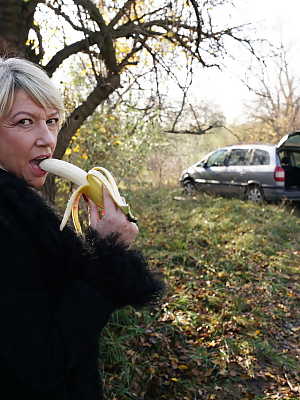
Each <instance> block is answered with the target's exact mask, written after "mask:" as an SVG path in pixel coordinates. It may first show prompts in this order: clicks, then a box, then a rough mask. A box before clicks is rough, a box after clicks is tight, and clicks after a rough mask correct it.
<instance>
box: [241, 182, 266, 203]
mask: <svg viewBox="0 0 300 400" xmlns="http://www.w3.org/2000/svg"><path fill="white" fill-rule="evenodd" d="M245 199H246V200H248V201H253V202H254V203H262V202H263V201H264V200H265V198H264V192H263V190H262V189H261V188H260V187H259V186H258V185H251V186H249V187H248V188H247V190H246V194H245Z"/></svg>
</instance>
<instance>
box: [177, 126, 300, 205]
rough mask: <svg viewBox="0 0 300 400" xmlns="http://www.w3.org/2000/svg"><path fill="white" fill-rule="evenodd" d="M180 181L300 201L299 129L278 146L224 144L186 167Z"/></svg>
mask: <svg viewBox="0 0 300 400" xmlns="http://www.w3.org/2000/svg"><path fill="white" fill-rule="evenodd" d="M180 183H181V185H182V186H183V187H184V188H185V190H186V191H187V192H189V193H190V192H191V191H193V190H195V189H197V190H200V191H205V192H209V193H214V194H218V195H224V196H226V195H227V196H238V197H240V198H243V199H247V200H252V201H255V202H260V201H262V200H267V201H276V200H281V199H289V200H295V201H300V131H297V132H293V133H290V134H288V135H286V136H284V137H283V138H282V139H281V140H280V142H279V143H278V144H277V145H267V144H244V145H234V146H227V147H223V148H220V149H218V150H215V151H213V152H211V153H209V154H208V155H206V156H205V157H204V158H203V159H202V160H200V161H199V162H197V163H196V164H194V165H192V166H191V167H189V168H188V169H187V170H185V171H184V172H183V173H182V175H181V177H180Z"/></svg>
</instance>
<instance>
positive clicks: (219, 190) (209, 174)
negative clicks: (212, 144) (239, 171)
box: [203, 149, 229, 194]
mask: <svg viewBox="0 0 300 400" xmlns="http://www.w3.org/2000/svg"><path fill="white" fill-rule="evenodd" d="M228 151H229V150H228V149H219V150H216V151H215V152H214V153H212V154H211V155H210V156H209V157H208V159H207V161H206V163H205V164H204V165H203V168H204V169H205V181H206V185H207V190H208V191H209V192H211V193H214V194H224V193H225V192H226V190H225V188H226V180H227V177H226V169H227V166H226V162H227V156H228Z"/></svg>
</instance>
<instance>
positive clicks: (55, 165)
mask: <svg viewBox="0 0 300 400" xmlns="http://www.w3.org/2000/svg"><path fill="white" fill-rule="evenodd" d="M39 165H40V168H41V169H43V170H44V171H47V172H50V173H52V174H55V175H58V176H60V177H62V178H65V179H68V180H70V181H71V182H73V183H75V184H76V185H77V186H78V188H77V189H76V190H75V191H74V192H73V194H72V196H71V197H70V199H69V201H68V204H67V207H66V210H65V213H64V216H63V219H62V221H61V224H60V230H63V229H64V227H65V226H66V223H67V222H68V219H69V218H70V215H71V214H72V219H73V223H74V227H75V230H76V232H77V233H78V234H82V229H81V224H80V221H79V216H78V207H79V200H80V197H81V196H82V195H83V194H85V195H86V196H87V197H89V198H90V199H91V200H92V201H93V202H94V203H95V204H96V205H97V206H98V207H99V208H100V215H102V214H103V210H104V199H103V188H104V187H105V188H106V190H107V191H108V193H109V194H110V196H111V198H112V199H113V201H114V203H115V204H116V205H117V207H119V208H120V210H122V212H123V213H124V214H125V215H126V216H127V218H128V220H129V221H131V222H137V219H136V218H135V217H134V216H133V215H132V213H131V210H130V206H129V204H127V203H126V200H125V199H124V197H122V196H121V195H120V193H119V189H118V186H117V184H116V181H115V179H114V177H113V176H112V174H111V173H110V172H109V171H108V170H107V169H105V168H103V167H95V168H92V169H91V170H89V171H88V172H86V171H84V170H83V169H81V168H79V167H77V166H75V165H73V164H71V163H68V162H66V161H62V160H57V159H55V158H47V159H45V160H43V161H41V162H40V164H39Z"/></svg>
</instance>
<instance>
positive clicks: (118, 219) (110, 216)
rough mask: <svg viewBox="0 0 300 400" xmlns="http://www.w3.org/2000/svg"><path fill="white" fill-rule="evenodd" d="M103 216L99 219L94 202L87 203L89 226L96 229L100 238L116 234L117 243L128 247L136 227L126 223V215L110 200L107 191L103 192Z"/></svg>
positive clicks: (135, 234)
mask: <svg viewBox="0 0 300 400" xmlns="http://www.w3.org/2000/svg"><path fill="white" fill-rule="evenodd" d="M103 198H104V215H103V217H102V218H100V217H99V210H98V207H97V206H96V204H95V203H94V202H92V201H91V200H88V202H89V216H90V225H91V226H92V228H94V229H96V230H97V232H98V233H99V235H100V236H101V237H103V238H104V237H106V236H108V235H111V234H112V233H117V234H118V236H119V241H120V242H123V243H125V244H126V245H129V244H130V243H131V242H132V241H133V240H134V239H135V238H136V236H137V234H138V232H139V229H138V226H137V225H136V224H135V223H133V222H130V221H128V219H127V217H126V215H125V214H124V213H123V212H122V211H121V210H120V208H119V207H118V206H117V205H116V204H115V202H114V201H113V200H112V198H111V196H110V194H109V193H108V191H107V190H104V193H103Z"/></svg>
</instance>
